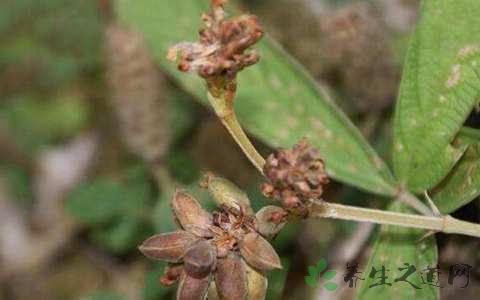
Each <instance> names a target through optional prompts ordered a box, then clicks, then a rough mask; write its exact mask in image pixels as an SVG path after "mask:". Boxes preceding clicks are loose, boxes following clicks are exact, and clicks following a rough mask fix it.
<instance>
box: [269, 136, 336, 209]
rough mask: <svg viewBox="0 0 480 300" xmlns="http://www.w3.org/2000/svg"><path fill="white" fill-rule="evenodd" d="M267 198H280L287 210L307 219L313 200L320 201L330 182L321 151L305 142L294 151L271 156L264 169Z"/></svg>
mask: <svg viewBox="0 0 480 300" xmlns="http://www.w3.org/2000/svg"><path fill="white" fill-rule="evenodd" d="M263 171H264V174H265V177H266V178H267V183H265V184H263V185H262V192H263V194H264V195H265V196H267V197H271V198H275V199H278V200H280V201H281V202H282V205H283V206H284V208H285V209H287V210H289V211H291V212H294V213H295V214H297V215H303V216H306V214H307V213H308V205H309V203H310V201H311V199H320V197H321V196H322V193H323V188H324V186H325V185H326V184H327V183H328V177H327V174H326V172H325V164H324V161H323V159H322V158H321V157H320V154H319V152H318V151H317V150H316V149H315V148H313V147H312V146H310V144H309V143H308V141H307V140H306V139H302V140H301V141H300V142H299V143H298V144H296V145H294V146H293V148H292V149H280V150H277V151H276V152H275V153H274V154H271V155H270V156H269V157H268V158H267V160H266V162H265V166H264V169H263Z"/></svg>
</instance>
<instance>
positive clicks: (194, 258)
mask: <svg viewBox="0 0 480 300" xmlns="http://www.w3.org/2000/svg"><path fill="white" fill-rule="evenodd" d="M215 260H216V255H215V249H214V248H213V247H212V246H211V245H210V242H207V241H205V240H202V241H199V242H197V243H195V244H193V245H192V246H191V247H190V248H189V249H188V250H187V252H185V255H184V256H183V263H184V265H185V272H187V274H188V275H190V276H192V277H195V278H203V277H205V276H207V275H208V274H210V272H211V271H212V269H213V268H214V266H215Z"/></svg>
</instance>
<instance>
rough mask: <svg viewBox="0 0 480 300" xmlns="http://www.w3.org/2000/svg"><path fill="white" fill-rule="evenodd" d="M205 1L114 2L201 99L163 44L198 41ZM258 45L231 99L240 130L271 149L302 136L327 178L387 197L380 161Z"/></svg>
mask: <svg viewBox="0 0 480 300" xmlns="http://www.w3.org/2000/svg"><path fill="white" fill-rule="evenodd" d="M208 2H209V1H206V0H188V1H167V0H144V1H135V0H116V1H115V2H114V3H115V8H116V12H117V15H118V17H119V19H120V21H121V22H122V23H125V24H127V25H129V26H131V27H133V28H134V29H136V30H138V31H140V32H142V33H143V34H144V35H145V37H146V39H147V41H148V42H149V43H150V46H151V49H152V52H153V55H154V56H155V58H156V59H157V61H158V62H159V63H160V65H161V66H162V67H163V68H164V69H165V70H166V71H168V73H169V74H170V75H171V76H172V77H174V78H175V79H176V80H177V81H178V82H179V84H180V85H181V86H182V87H183V88H184V89H185V90H187V91H188V92H190V93H191V94H193V95H194V96H196V98H197V99H199V100H201V101H202V102H203V103H206V102H205V100H206V90H205V87H204V85H203V82H202V81H201V80H200V79H199V78H197V77H198V76H196V75H193V74H192V75H187V74H183V73H180V72H179V71H178V70H176V68H175V66H173V65H172V64H171V63H169V62H168V61H167V60H166V57H165V56H166V53H167V49H168V48H169V47H170V46H172V45H174V44H176V43H178V42H181V41H184V40H192V41H193V40H196V39H197V36H196V34H197V32H198V29H199V28H200V26H201V22H200V15H201V13H202V12H203V11H207V9H208ZM230 6H232V5H230ZM257 48H258V51H259V53H260V54H261V56H262V59H261V61H260V63H259V64H258V65H256V66H253V67H250V68H248V69H246V70H245V71H243V72H241V74H240V76H239V80H238V97H237V98H236V100H235V107H236V111H237V112H238V114H239V118H240V120H241V122H242V124H244V125H245V126H246V128H247V130H248V131H249V132H251V133H252V134H253V135H255V136H256V137H257V138H259V139H261V140H262V141H264V142H266V143H267V144H269V145H271V146H275V147H277V146H282V147H289V146H291V145H293V144H294V143H296V142H297V141H298V140H299V139H300V138H301V137H304V136H306V137H308V138H309V139H310V141H311V142H312V144H313V145H314V146H315V147H318V148H319V150H320V151H321V152H322V154H323V156H324V157H325V159H326V161H327V170H328V171H329V174H331V176H332V177H334V178H336V179H338V180H340V181H343V182H345V183H348V184H351V185H354V186H357V187H360V188H363V189H365V190H368V191H371V192H375V193H378V194H383V195H393V194H394V193H395V188H393V185H394V183H393V179H392V176H391V174H390V171H389V170H388V168H387V166H386V165H385V164H384V162H383V161H382V160H381V159H380V158H379V157H378V155H377V154H376V153H375V152H374V151H373V149H372V148H371V147H370V146H369V145H368V144H367V142H366V141H365V139H364V138H363V137H362V136H361V134H360V133H359V131H358V130H357V129H356V128H355V127H354V126H353V124H352V123H351V122H350V121H349V120H348V118H347V117H346V116H345V115H344V114H343V113H342V112H341V111H340V110H339V108H338V107H337V106H336V105H335V104H334V103H333V102H332V101H331V100H330V99H329V98H328V96H327V95H326V94H325V92H324V91H323V90H322V89H321V87H319V86H318V85H316V84H315V83H314V81H313V80H312V79H311V77H309V76H308V75H307V74H306V72H305V71H304V70H303V69H302V68H301V67H300V66H299V65H298V64H297V63H295V62H293V61H292V59H291V58H290V57H289V56H288V55H287V54H286V53H285V52H284V51H283V50H281V49H280V48H279V46H278V45H277V44H275V43H274V42H273V41H272V40H271V39H269V38H268V37H266V38H264V39H263V41H262V42H261V43H260V44H259V45H258V47H257Z"/></svg>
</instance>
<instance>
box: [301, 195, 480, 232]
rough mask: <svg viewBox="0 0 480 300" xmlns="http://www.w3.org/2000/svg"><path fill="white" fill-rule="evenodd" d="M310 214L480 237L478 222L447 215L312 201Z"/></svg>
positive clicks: (318, 216)
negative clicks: (419, 213) (430, 214)
mask: <svg viewBox="0 0 480 300" xmlns="http://www.w3.org/2000/svg"><path fill="white" fill-rule="evenodd" d="M310 216H311V217H317V218H331V219H341V220H351V221H358V222H370V223H376V224H383V225H396V226H402V227H410V228H419V229H426V230H432V231H437V232H444V233H453V234H463V235H468V236H474V237H480V224H473V223H469V222H465V221H461V220H458V219H455V218H453V217H451V216H449V215H446V216H438V217H437V216H421V215H412V214H406V213H398V212H392V211H382V210H377V209H369V208H361V207H354V206H347V205H341V204H334V203H328V202H323V201H314V202H313V205H312V207H311V209H310Z"/></svg>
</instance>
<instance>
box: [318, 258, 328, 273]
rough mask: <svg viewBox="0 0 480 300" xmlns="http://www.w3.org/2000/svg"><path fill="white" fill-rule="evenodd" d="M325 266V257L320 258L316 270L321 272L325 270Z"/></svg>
mask: <svg viewBox="0 0 480 300" xmlns="http://www.w3.org/2000/svg"><path fill="white" fill-rule="evenodd" d="M326 268H327V261H326V260H325V258H322V259H321V260H319V261H318V263H317V270H318V272H323V271H325V269H326Z"/></svg>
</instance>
